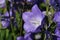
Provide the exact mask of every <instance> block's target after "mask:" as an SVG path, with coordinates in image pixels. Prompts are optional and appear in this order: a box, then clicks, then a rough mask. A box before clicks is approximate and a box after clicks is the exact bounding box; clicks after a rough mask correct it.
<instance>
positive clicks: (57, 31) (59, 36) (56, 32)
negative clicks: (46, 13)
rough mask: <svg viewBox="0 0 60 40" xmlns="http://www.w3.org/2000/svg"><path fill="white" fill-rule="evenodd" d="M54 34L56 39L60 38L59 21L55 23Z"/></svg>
mask: <svg viewBox="0 0 60 40" xmlns="http://www.w3.org/2000/svg"><path fill="white" fill-rule="evenodd" d="M55 35H56V36H57V40H60V23H57V26H56V29H55Z"/></svg>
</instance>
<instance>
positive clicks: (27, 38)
mask: <svg viewBox="0 0 60 40" xmlns="http://www.w3.org/2000/svg"><path fill="white" fill-rule="evenodd" d="M17 40H32V38H31V33H29V34H25V36H19V37H17Z"/></svg>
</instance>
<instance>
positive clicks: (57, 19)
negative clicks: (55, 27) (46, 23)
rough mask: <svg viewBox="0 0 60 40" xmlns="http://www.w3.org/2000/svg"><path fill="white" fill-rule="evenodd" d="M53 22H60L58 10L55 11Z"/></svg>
mask: <svg viewBox="0 0 60 40" xmlns="http://www.w3.org/2000/svg"><path fill="white" fill-rule="evenodd" d="M53 21H54V22H57V23H59V22H60V12H59V11H58V12H55V15H54V18H53Z"/></svg>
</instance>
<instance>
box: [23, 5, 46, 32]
mask: <svg viewBox="0 0 60 40" xmlns="http://www.w3.org/2000/svg"><path fill="white" fill-rule="evenodd" d="M44 17H45V15H44V14H42V12H41V11H40V9H39V8H38V6H37V5H36V4H35V5H34V6H33V7H32V10H31V12H24V13H23V15H22V18H23V20H24V22H25V24H24V30H25V31H26V32H36V30H37V28H39V27H41V24H42V20H43V18H44Z"/></svg>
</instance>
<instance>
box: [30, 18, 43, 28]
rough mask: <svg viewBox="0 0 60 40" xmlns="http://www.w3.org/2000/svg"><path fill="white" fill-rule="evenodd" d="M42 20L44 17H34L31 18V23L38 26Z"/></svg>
mask: <svg viewBox="0 0 60 40" xmlns="http://www.w3.org/2000/svg"><path fill="white" fill-rule="evenodd" d="M41 21H42V19H40V18H35V17H34V18H32V19H31V20H30V23H31V24H32V25H34V26H35V27H38V26H39V25H41Z"/></svg>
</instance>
